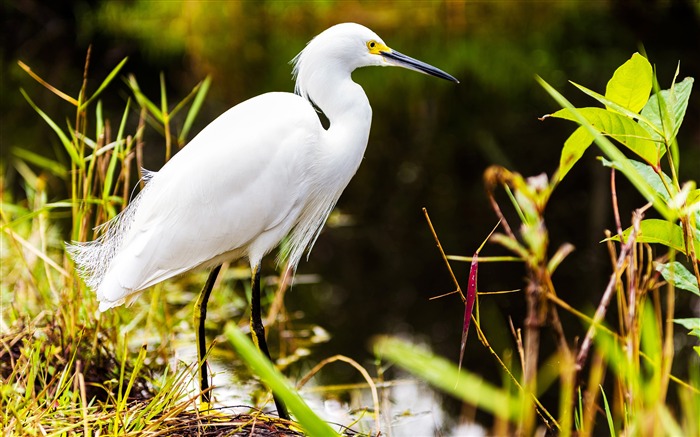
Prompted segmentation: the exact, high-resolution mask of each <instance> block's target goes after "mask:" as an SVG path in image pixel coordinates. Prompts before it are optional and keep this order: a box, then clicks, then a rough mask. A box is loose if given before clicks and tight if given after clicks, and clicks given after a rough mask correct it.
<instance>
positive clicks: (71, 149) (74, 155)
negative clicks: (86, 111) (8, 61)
mask: <svg viewBox="0 0 700 437" xmlns="http://www.w3.org/2000/svg"><path fill="white" fill-rule="evenodd" d="M19 91H20V92H21V93H22V95H23V96H24V98H25V99H26V100H27V102H29V106H31V107H32V109H34V110H35V111H36V112H37V114H39V115H40V116H41V118H43V119H44V121H45V122H46V124H48V125H49V127H50V128H51V129H53V131H54V132H56V135H58V138H59V139H60V140H61V144H63V147H64V148H65V149H66V152H68V155H69V156H70V159H71V160H72V161H73V162H74V163H75V165H77V166H78V167H79V168H84V167H85V163H84V162H83V160H82V159H80V156H79V155H78V150H77V149H76V148H75V145H74V144H73V142H72V141H71V140H70V138H68V136H67V135H66V134H65V133H64V132H63V130H61V128H60V127H58V125H57V124H56V123H55V122H54V121H53V120H51V117H49V116H48V115H46V113H45V112H44V111H42V110H41V109H39V107H38V106H37V105H36V104H35V103H34V102H33V101H32V99H31V98H30V97H29V95H28V94H27V93H26V92H25V91H24V90H23V89H20V90H19Z"/></svg>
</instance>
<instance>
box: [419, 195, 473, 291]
mask: <svg viewBox="0 0 700 437" xmlns="http://www.w3.org/2000/svg"><path fill="white" fill-rule="evenodd" d="M423 214H425V219H426V220H427V221H428V226H429V227H430V232H432V233H433V238H435V243H436V244H437V247H438V250H440V255H441V256H442V259H443V261H445V265H446V266H447V270H448V271H449V272H450V276H451V277H452V282H454V284H455V287H457V289H456V290H455V291H456V292H458V293H459V296H460V297H461V298H462V302H466V300H467V298H466V297H464V293H462V288H461V287H460V286H459V282H457V277H456V276H455V274H454V272H453V271H452V266H451V265H450V261H449V260H448V259H447V255H445V251H444V250H442V244H440V239H439V238H438V236H437V233H436V232H435V228H434V227H433V223H432V222H431V221H430V216H429V215H428V210H427V209H426V208H423Z"/></svg>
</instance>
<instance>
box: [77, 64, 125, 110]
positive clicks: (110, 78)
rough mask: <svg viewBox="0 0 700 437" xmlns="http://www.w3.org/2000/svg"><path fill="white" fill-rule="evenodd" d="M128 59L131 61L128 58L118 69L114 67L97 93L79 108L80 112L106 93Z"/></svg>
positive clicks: (118, 65)
mask: <svg viewBox="0 0 700 437" xmlns="http://www.w3.org/2000/svg"><path fill="white" fill-rule="evenodd" d="M128 59H129V58H128V57H126V58H124V59H122V61H121V62H120V63H119V64H117V66H116V67H114V68H113V69H112V71H111V72H110V73H109V74H108V75H107V77H106V78H105V80H103V81H102V83H101V84H100V86H99V87H98V88H97V91H95V92H94V93H93V94H92V96H90V98H88V99H87V100H86V101H84V102H83V103H82V104H81V105H80V107H79V108H78V111H84V110H85V108H86V107H87V106H88V105H89V104H90V103H91V102H92V101H93V100H95V99H96V98H97V96H99V95H100V94H101V93H102V91H104V89H105V88H107V86H108V85H109V84H110V83H111V82H112V81H113V80H114V78H115V77H116V76H117V74H119V72H120V71H121V69H122V67H124V64H126V61H127V60H128Z"/></svg>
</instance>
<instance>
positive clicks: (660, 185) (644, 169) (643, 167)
mask: <svg viewBox="0 0 700 437" xmlns="http://www.w3.org/2000/svg"><path fill="white" fill-rule="evenodd" d="M602 162H603V165H604V166H606V167H612V168H615V169H618V170H619V168H618V166H617V165H615V164H613V163H612V162H610V161H608V160H607V159H605V158H603V160H602ZM628 162H629V164H630V165H631V166H632V167H633V168H634V170H635V171H636V172H637V174H639V175H640V176H641V177H642V178H644V180H645V181H646V182H647V183H648V184H649V185H650V186H651V187H652V188H653V189H654V190H655V191H656V193H657V194H658V195H659V196H660V197H661V198H662V199H663V200H664V202H666V204H669V203H671V198H672V196H675V195H676V194H677V193H676V189H675V186H674V185H673V181H672V180H671V178H670V177H669V176H667V175H666V173H663V172H661V174H662V175H663V181H662V179H661V177H660V176H659V174H658V173H656V172H655V171H654V169H653V168H652V167H651V166H650V165H648V164H645V163H643V162H639V161H635V160H634V159H630V160H629V161H628ZM664 182H665V185H664ZM669 189H670V190H671V192H672V193H673V194H669V192H668V191H669Z"/></svg>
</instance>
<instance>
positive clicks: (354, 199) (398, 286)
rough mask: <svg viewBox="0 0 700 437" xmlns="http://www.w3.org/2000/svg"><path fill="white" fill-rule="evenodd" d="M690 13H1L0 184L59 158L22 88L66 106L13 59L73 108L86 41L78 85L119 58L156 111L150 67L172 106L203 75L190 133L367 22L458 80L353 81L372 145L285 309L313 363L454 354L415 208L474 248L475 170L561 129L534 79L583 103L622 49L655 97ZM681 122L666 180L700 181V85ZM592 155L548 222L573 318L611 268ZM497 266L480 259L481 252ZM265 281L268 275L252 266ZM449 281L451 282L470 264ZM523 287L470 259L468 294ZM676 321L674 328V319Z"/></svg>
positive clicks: (227, 6) (693, 10) (535, 154)
mask: <svg viewBox="0 0 700 437" xmlns="http://www.w3.org/2000/svg"><path fill="white" fill-rule="evenodd" d="M699 4H700V3H698V2H697V1H692V0H676V1H641V0H621V1H594V2H590V1H493V2H490V1H474V2H469V1H468V2H452V1H451V2H439V1H435V2H432V1H431V2H407V1H388V2H376V1H313V2H311V1H309V2H286V1H284V2H283V1H260V2H225V1H189V2H177V1H145V0H133V1H51V2H40V1H33V0H15V1H7V0H3V2H2V9H3V11H2V28H3V30H2V36H3V38H2V47H1V50H2V52H1V53H2V81H1V84H0V92H1V95H2V98H1V100H0V107H1V111H2V134H1V141H2V154H1V159H2V168H3V173H4V177H5V181H6V184H5V185H4V189H5V190H12V191H13V192H14V197H15V198H21V196H22V193H21V190H20V188H19V187H20V186H21V185H20V184H19V183H18V182H19V176H18V174H17V173H16V170H15V169H14V167H13V158H12V155H11V148H12V147H21V148H26V149H30V150H34V151H36V152H39V153H41V154H44V155H46V156H49V157H51V158H52V159H56V160H59V161H64V162H65V161H66V160H67V157H66V156H65V155H64V154H63V150H62V149H61V147H60V145H59V144H58V142H57V140H56V138H54V134H53V133H52V131H51V130H50V129H49V128H48V127H47V126H46V125H44V123H43V121H41V120H40V118H39V117H38V116H37V115H36V113H34V112H33V111H32V110H31V108H30V107H29V105H28V104H27V103H26V101H25V100H24V99H23V98H22V96H21V95H20V93H19V89H20V88H24V89H25V90H27V92H28V93H29V95H30V96H32V98H33V99H34V100H35V101H36V102H37V103H38V105H39V106H40V107H42V108H44V109H45V110H46V112H47V113H48V114H49V115H50V116H51V117H52V118H54V119H56V120H63V119H66V118H70V117H72V111H73V109H72V108H71V107H70V106H69V105H68V104H66V103H65V102H62V101H60V100H58V99H57V98H56V97H55V96H53V95H52V94H51V93H49V92H48V91H47V90H45V89H44V88H42V87H41V86H40V85H39V84H37V83H36V82H35V81H34V80H33V79H31V78H30V77H29V76H28V75H26V73H24V72H23V71H22V70H21V69H20V68H19V67H18V66H17V61H18V60H21V61H23V62H24V63H26V64H28V65H29V66H30V67H32V69H33V70H34V71H35V72H37V73H38V74H39V75H40V76H42V77H43V78H44V79H46V80H47V81H48V82H49V83H51V84H53V85H55V86H56V87H57V88H59V89H61V90H63V91H65V92H67V93H68V94H70V95H76V94H77V92H78V90H79V88H80V86H81V79H82V71H83V64H84V59H85V54H86V51H87V47H88V46H89V45H92V55H91V62H90V72H89V76H90V77H91V78H93V79H92V82H91V85H92V87H93V88H92V89H94V88H95V87H97V85H99V82H100V80H101V79H102V78H103V77H104V76H105V75H106V74H107V73H108V72H109V71H110V70H111V69H112V68H113V67H114V66H115V65H116V64H117V63H118V62H119V61H120V60H121V59H122V58H123V57H125V56H128V57H129V62H128V64H127V65H126V67H125V72H126V73H133V74H134V75H135V76H136V78H137V79H138V81H139V84H140V86H141V89H142V90H143V91H144V92H145V93H146V94H147V95H148V96H149V97H150V98H151V99H152V100H154V101H158V99H159V84H158V80H159V73H160V72H161V71H162V72H164V74H165V78H166V81H167V85H168V89H169V94H170V96H169V97H170V100H171V101H173V102H175V101H177V100H179V99H181V98H182V97H184V96H185V95H186V94H187V93H188V92H189V90H191V88H192V87H193V86H194V85H195V84H196V83H197V82H199V81H200V80H202V79H203V78H204V77H206V76H207V75H210V76H211V77H212V87H211V89H210V92H209V95H208V97H207V100H206V102H205V105H204V108H203V111H202V113H200V115H199V117H198V119H197V123H196V126H195V128H194V129H193V132H197V131H198V130H199V129H201V127H203V126H204V125H206V124H207V123H208V122H209V121H211V120H212V119H213V118H215V117H216V116H217V115H218V114H220V113H222V112H223V111H224V110H226V109H227V108H228V107H231V106H233V105H235V104H236V103H238V102H240V101H242V100H244V99H247V98H250V97H253V96H255V95H258V94H260V93H263V92H267V91H280V90H282V91H292V90H293V82H292V81H291V66H290V65H289V64H288V62H289V61H290V60H291V59H292V58H293V57H294V56H295V55H296V54H297V53H298V52H299V51H300V50H301V49H302V48H303V47H304V45H305V44H306V42H307V41H308V40H310V39H311V38H312V37H313V36H314V35H316V34H318V33H319V32H321V31H322V30H324V29H325V28H327V27H329V26H331V25H333V24H335V23H339V22H345V21H355V22H358V23H361V24H364V25H366V26H368V27H370V28H371V29H373V30H374V31H375V32H377V33H378V34H379V35H380V36H381V37H382V38H383V39H384V40H385V42H386V43H387V44H388V45H389V46H390V47H392V48H395V49H397V50H399V51H401V52H403V53H406V54H408V55H410V56H413V57H416V58H418V59H421V60H423V61H425V62H428V63H430V64H433V65H435V66H437V67H439V68H441V69H443V70H445V71H447V72H449V73H451V74H452V75H454V76H455V77H457V78H458V79H459V80H460V81H461V84H459V85H454V84H451V83H448V82H445V81H440V80H437V79H434V78H429V77H427V76H423V75H420V74H416V73H414V72H409V71H406V70H400V69H378V68H371V69H370V68H367V69H364V70H358V71H356V72H355V74H354V76H353V77H354V78H355V80H356V81H357V82H359V83H360V84H361V85H362V86H363V87H364V89H365V91H366V92H367V95H368V97H369V100H370V102H371V104H372V107H373V111H374V120H373V127H372V133H371V135H370V143H369V147H368V149H367V153H366V156H365V160H364V162H363V164H362V166H361V167H360V169H359V171H358V173H357V175H356V177H355V178H354V179H353V181H352V182H351V183H350V185H349V187H348V188H347V190H346V191H345V194H344V195H343V197H342V198H341V200H340V202H339V204H338V210H339V211H340V212H341V213H342V216H340V218H339V219H338V216H336V219H335V220H333V223H331V226H328V227H327V228H326V230H325V231H324V233H323V234H322V235H321V237H320V238H319V240H318V242H317V243H316V246H315V248H314V251H313V252H312V254H311V256H310V258H309V261H308V262H305V261H303V262H302V263H301V264H300V266H299V271H298V272H299V274H306V273H309V274H318V275H320V278H321V281H320V282H319V283H317V284H312V285H299V286H297V287H294V288H293V289H292V291H291V292H290V293H289V294H288V295H287V298H286V303H287V307H288V309H289V310H290V311H294V310H297V309H298V310H303V311H304V313H305V317H306V318H307V319H308V320H310V321H312V322H314V323H318V324H320V325H321V326H323V327H324V328H326V329H327V330H328V331H329V332H330V333H331V336H332V339H331V340H330V342H328V343H327V344H325V345H324V346H322V348H321V350H319V351H317V354H318V355H319V356H321V357H325V356H330V355H333V354H335V353H342V354H345V355H348V356H351V357H354V358H357V359H365V360H366V359H368V358H369V352H368V350H367V341H368V339H369V338H370V337H371V336H372V335H376V334H379V333H398V334H401V335H404V336H409V337H412V338H414V339H416V340H418V341H420V342H424V343H427V344H429V345H430V346H431V347H432V348H433V349H434V350H435V351H436V352H438V353H440V354H443V355H446V356H448V357H452V358H454V359H455V360H456V358H457V356H458V351H459V339H460V335H461V323H462V315H463V306H462V304H461V301H459V299H458V298H456V297H455V296H451V297H447V298H443V299H440V300H436V301H428V298H429V297H431V296H433V295H438V294H442V293H446V292H449V291H451V290H452V289H453V286H452V284H451V281H450V279H449V276H448V274H447V271H446V269H445V267H444V265H443V264H442V261H441V258H440V256H439V253H438V251H437V249H436V247H435V244H434V242H433V239H432V236H431V234H430V231H429V229H428V226H427V225H426V223H425V220H424V217H423V213H422V212H421V208H422V207H426V208H427V209H428V211H429V213H430V215H431V217H432V220H433V223H434V225H435V227H436V230H437V232H438V234H439V236H440V238H441V241H442V244H443V246H444V248H445V250H446V251H447V252H448V253H450V254H460V255H471V254H472V253H473V252H474V250H475V249H476V248H477V247H478V245H479V244H480V243H481V241H482V240H483V239H484V238H485V237H486V235H487V234H488V232H489V231H490V230H491V228H492V227H493V226H494V225H495V222H496V219H495V215H494V214H493V212H492V211H491V210H490V208H489V205H488V203H487V199H486V196H485V194H484V189H483V183H482V174H483V171H484V170H485V169H486V168H487V167H488V166H489V165H492V164H499V165H503V166H506V167H507V168H509V169H510V170H513V171H518V172H520V173H522V174H524V175H526V176H532V175H536V174H539V173H542V172H546V173H548V174H550V175H551V174H552V172H553V171H554V170H555V168H556V166H557V164H558V159H559V152H560V150H561V147H562V144H563V141H564V140H565V139H566V137H567V136H568V134H569V133H570V132H571V131H573V129H574V125H573V124H567V123H566V122H564V121H555V120H548V121H539V120H538V117H540V116H542V115H544V114H546V113H550V112H553V111H555V110H556V109H557V107H556V105H555V103H554V102H553V101H552V100H551V99H550V98H549V97H548V95H546V93H545V92H544V90H542V89H541V88H540V87H539V86H538V85H537V84H536V82H535V80H534V75H536V74H538V75H540V76H542V77H543V78H544V79H545V80H547V81H548V82H549V83H550V84H552V85H553V86H554V87H556V88H557V89H559V90H560V91H561V92H563V93H564V94H565V95H566V96H567V97H568V98H569V99H570V100H571V101H572V102H573V103H574V104H576V105H578V106H581V105H589V104H590V105H594V104H595V103H594V102H593V101H591V100H590V99H588V98H586V97H585V96H584V95H582V94H581V93H580V92H578V91H577V90H576V89H575V88H574V87H573V86H571V85H569V84H568V83H567V80H569V79H570V80H573V81H575V82H577V83H581V84H583V85H584V86H586V87H588V88H591V89H593V90H597V91H599V92H604V89H605V83H606V81H607V80H608V79H609V78H610V77H611V75H612V73H613V71H614V70H615V68H616V67H618V66H619V65H621V64H622V63H623V62H624V61H625V60H627V59H628V58H629V57H630V56H631V55H632V53H633V52H635V51H640V50H643V51H645V52H646V53H647V55H648V57H649V58H650V60H651V62H652V64H654V65H655V66H656V68H657V74H658V78H659V81H660V83H661V86H662V88H668V87H669V86H670V83H671V80H672V78H673V74H674V71H675V69H676V67H677V65H678V62H680V71H681V74H680V77H681V78H682V77H685V76H693V77H695V78H696V79H698V78H700V6H699ZM128 95H129V92H128V88H127V87H126V85H125V84H124V83H123V82H117V83H116V84H115V85H112V87H111V88H110V90H109V91H108V92H106V93H105V94H104V95H103V100H104V101H105V102H104V103H105V113H106V117H107V118H112V119H114V120H116V119H117V117H120V115H121V111H122V110H123V107H124V103H125V101H126V98H127V97H128ZM137 115H138V114H137V113H136V112H135V113H134V115H133V117H132V118H133V120H132V123H133V124H135V123H136V120H137ZM685 120H686V122H685V125H684V126H683V127H682V128H681V131H680V134H679V137H678V138H679V142H680V147H681V154H682V163H681V179H682V180H687V179H695V180H698V179H700V123H698V121H700V92H698V90H697V87H696V90H695V92H694V93H693V95H692V97H691V102H690V105H689V107H688V112H687V115H686V118H685ZM132 131H133V129H132ZM146 147H147V149H146V150H148V151H149V156H148V157H147V161H146V162H147V167H149V168H150V169H153V170H157V169H158V167H159V166H160V165H162V156H163V152H162V148H163V147H164V146H163V141H162V138H161V137H160V136H159V135H158V134H157V133H155V132H150V133H149V135H148V137H147V145H146ZM595 156H596V150H595V149H594V148H591V150H590V151H588V152H587V153H586V156H585V157H584V158H583V159H582V161H581V162H580V163H579V165H578V166H577V167H576V168H574V170H573V171H572V173H571V174H570V175H569V176H568V177H567V179H565V180H564V182H563V184H562V185H561V186H560V187H559V188H558V189H557V191H556V192H555V195H554V197H553V199H552V201H551V202H550V208H549V210H548V212H547V220H548V223H547V224H548V227H549V229H550V233H551V242H552V247H553V249H555V248H556V247H558V246H559V245H560V244H562V243H564V242H571V243H573V244H574V245H575V246H576V248H577V250H576V252H575V253H574V254H573V255H572V256H571V257H570V258H569V259H567V261H566V262H565V263H564V265H563V266H562V267H561V268H560V269H559V270H558V271H557V274H556V275H555V278H554V279H555V281H556V283H555V286H556V287H557V291H558V293H559V295H560V297H562V298H563V299H564V300H566V301H568V302H570V303H572V304H573V305H574V306H576V307H578V308H581V309H584V310H588V309H590V308H593V307H594V306H595V305H596V304H597V302H598V300H599V298H600V295H601V294H602V291H603V288H604V283H605V281H606V280H607V275H609V272H610V266H609V257H608V255H607V251H606V250H605V248H604V247H603V245H601V244H600V243H599V241H600V240H601V239H602V238H603V231H604V229H606V228H612V226H613V221H612V220H613V219H612V213H611V207H610V203H611V201H610V194H609V173H608V172H607V171H606V170H604V169H602V168H601V166H600V164H599V163H598V162H597V161H596V160H595ZM49 183H50V184H51V192H52V193H53V194H54V196H55V198H54V199H53V200H58V199H63V198H65V197H67V196H66V190H67V183H66V182H64V181H61V180H59V179H55V178H53V179H50V181H49ZM619 185H620V186H619V190H620V193H619V196H620V207H621V214H622V218H623V220H625V221H626V222H625V224H628V223H629V217H630V213H631V210H632V209H633V208H636V207H638V206H641V204H642V200H641V199H640V198H639V197H637V196H636V195H635V194H634V193H633V191H632V190H628V187H627V184H625V183H624V182H619ZM50 200H52V199H50ZM261 201H264V199H261ZM500 253H502V251H500V250H499V249H498V248H496V247H493V246H487V247H486V249H484V251H483V252H482V254H484V255H495V254H500ZM272 268H273V265H272V262H270V265H269V266H268V267H267V269H266V270H267V273H271V272H272ZM454 268H455V269H456V273H457V275H458V277H459V279H460V280H461V281H462V284H463V286H466V279H467V273H468V265H467V264H455V265H454ZM523 274H524V270H523V269H522V267H521V266H519V265H517V264H513V265H502V264H501V265H482V266H481V268H480V285H479V286H480V291H495V290H509V289H515V288H520V287H522V286H523V284H524V280H523ZM679 299H683V297H681V296H679ZM481 303H482V306H481V311H482V323H483V324H484V327H485V330H486V331H487V332H490V339H491V341H492V344H493V345H494V348H495V349H496V350H497V351H499V352H500V351H502V350H503V349H505V348H512V347H513V344H512V340H511V338H510V333H509V332H508V328H507V326H508V323H507V317H508V316H510V317H512V319H513V323H514V324H515V325H516V326H521V325H522V319H523V314H524V308H523V307H524V297H523V296H522V294H520V293H516V294H505V295H497V296H493V297H487V298H483V299H482V300H481ZM679 308H681V309H683V308H684V305H683V302H679ZM685 308H686V310H688V311H689V309H687V306H686V307H685ZM678 316H679V317H683V316H684V314H683V310H681V311H680V312H679V313H678ZM563 318H564V320H563V321H564V324H565V329H566V330H567V335H568V336H569V337H571V338H573V336H574V334H575V333H576V332H579V331H582V328H581V325H580V323H579V322H578V321H577V320H575V319H573V318H571V317H569V316H568V314H564V315H563ZM547 340H548V337H547V336H545V337H544V341H545V342H546V341H547ZM545 346H546V344H545ZM486 356H487V352H485V351H484V349H483V347H482V346H481V345H479V343H478V342H477V341H476V337H475V336H472V338H471V339H470V343H469V344H468V346H467V353H466V359H465V367H467V368H470V369H472V370H475V371H478V372H480V373H482V374H486V375H490V376H493V377H497V369H496V366H494V365H492V364H491V361H490V359H489V358H486ZM340 370H341V371H342V369H340ZM348 372H349V373H352V371H350V370H348ZM339 377H340V378H341V379H342V375H340V376H339Z"/></svg>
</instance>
